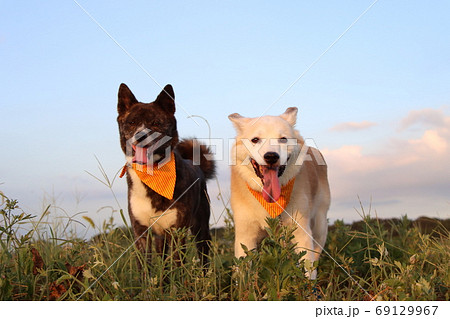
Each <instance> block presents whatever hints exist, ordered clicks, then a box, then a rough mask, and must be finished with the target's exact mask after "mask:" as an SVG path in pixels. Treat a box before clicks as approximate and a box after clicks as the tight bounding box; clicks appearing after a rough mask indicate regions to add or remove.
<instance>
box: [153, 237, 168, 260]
mask: <svg viewBox="0 0 450 319" xmlns="http://www.w3.org/2000/svg"><path fill="white" fill-rule="evenodd" d="M155 248H156V252H157V253H158V254H159V255H161V257H162V259H163V260H164V259H166V256H167V250H168V249H169V247H168V245H167V238H166V235H165V234H163V235H156V234H155Z"/></svg>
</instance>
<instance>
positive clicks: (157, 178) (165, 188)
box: [119, 153, 177, 199]
mask: <svg viewBox="0 0 450 319" xmlns="http://www.w3.org/2000/svg"><path fill="white" fill-rule="evenodd" d="M126 167H127V165H125V166H124V167H123V169H122V173H121V174H120V176H119V177H122V176H123V175H124V174H125V171H126ZM131 167H132V168H133V170H134V171H135V172H136V175H137V176H138V177H139V179H140V180H141V182H142V183H144V184H145V185H147V186H148V187H150V188H151V189H152V190H154V191H155V192H156V193H158V194H159V195H161V196H163V197H165V198H167V199H172V198H173V193H174V190H175V182H176V180H177V174H176V167H175V156H174V154H173V153H171V154H170V161H168V162H167V163H165V164H164V165H162V166H161V167H159V165H153V167H151V168H149V167H148V166H147V165H146V164H138V163H133V164H131Z"/></svg>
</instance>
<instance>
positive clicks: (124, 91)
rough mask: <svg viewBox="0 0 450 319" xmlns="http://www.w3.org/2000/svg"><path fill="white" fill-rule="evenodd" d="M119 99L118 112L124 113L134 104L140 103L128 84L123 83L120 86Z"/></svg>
mask: <svg viewBox="0 0 450 319" xmlns="http://www.w3.org/2000/svg"><path fill="white" fill-rule="evenodd" d="M118 96H119V100H118V102H117V112H119V115H122V114H124V113H125V112H126V111H127V110H128V109H129V108H130V107H131V106H132V105H134V104H136V103H138V100H136V98H135V97H134V95H133V93H132V92H131V90H130V89H129V88H128V86H127V85H126V84H124V83H122V84H121V85H120V87H119V94H118Z"/></svg>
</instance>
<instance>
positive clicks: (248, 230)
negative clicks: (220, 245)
mask: <svg viewBox="0 0 450 319" xmlns="http://www.w3.org/2000/svg"><path fill="white" fill-rule="evenodd" d="M235 231H236V233H235V236H236V237H235V241H234V255H235V256H236V258H240V257H245V251H244V249H243V248H242V245H244V246H245V247H247V249H248V250H252V249H255V248H256V247H257V246H258V243H259V242H260V241H261V239H262V238H263V237H264V235H265V232H264V231H263V230H262V229H261V228H260V227H259V225H258V224H257V223H256V222H253V221H250V222H247V221H244V220H240V221H239V222H238V223H235Z"/></svg>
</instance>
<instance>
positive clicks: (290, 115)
mask: <svg viewBox="0 0 450 319" xmlns="http://www.w3.org/2000/svg"><path fill="white" fill-rule="evenodd" d="M297 112H298V108H296V107H288V108H287V109H286V111H285V112H284V113H283V114H281V115H280V117H281V118H283V119H285V120H286V121H288V123H289V124H291V126H294V125H295V123H296V122H297Z"/></svg>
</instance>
